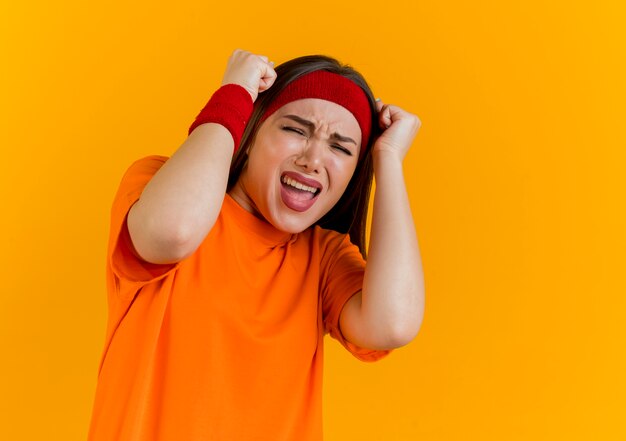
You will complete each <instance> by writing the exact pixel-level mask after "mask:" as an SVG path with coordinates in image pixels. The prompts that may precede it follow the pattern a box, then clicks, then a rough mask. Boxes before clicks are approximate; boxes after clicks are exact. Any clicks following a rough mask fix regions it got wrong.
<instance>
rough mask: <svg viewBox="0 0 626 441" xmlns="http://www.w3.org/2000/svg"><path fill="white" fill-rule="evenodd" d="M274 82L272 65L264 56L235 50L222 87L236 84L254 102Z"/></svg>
mask: <svg viewBox="0 0 626 441" xmlns="http://www.w3.org/2000/svg"><path fill="white" fill-rule="evenodd" d="M274 80H276V72H275V71H274V63H273V62H271V61H268V59H267V57H266V56H264V55H255V54H253V53H250V52H248V51H244V50H241V49H235V51H234V52H233V53H232V55H231V56H230V58H229V59H228V65H227V66H226V72H224V78H222V86H223V85H224V84H231V83H232V84H238V85H240V86H242V87H243V88H244V89H246V90H247V91H248V92H249V93H250V95H251V96H252V102H254V101H256V99H257V97H258V96H259V93H260V92H263V91H264V90H267V89H269V88H270V87H271V86H272V84H274Z"/></svg>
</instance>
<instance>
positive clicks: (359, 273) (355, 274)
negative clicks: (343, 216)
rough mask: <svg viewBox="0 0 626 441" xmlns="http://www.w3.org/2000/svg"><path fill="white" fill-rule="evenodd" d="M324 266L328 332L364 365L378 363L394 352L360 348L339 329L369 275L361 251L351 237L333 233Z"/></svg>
mask: <svg viewBox="0 0 626 441" xmlns="http://www.w3.org/2000/svg"><path fill="white" fill-rule="evenodd" d="M330 234H331V236H330V238H329V240H328V241H324V242H326V246H325V250H324V252H323V254H322V262H321V273H320V276H321V291H322V313H323V319H324V328H325V332H327V333H329V334H330V336H331V337H332V338H334V339H335V340H337V341H339V343H341V345H343V347H345V348H346V349H347V350H348V351H349V352H350V353H351V354H352V355H354V356H355V357H356V358H358V359H359V360H361V361H378V360H380V359H381V358H383V357H385V356H387V355H389V353H391V351H392V349H389V350H376V349H368V348H362V347H359V346H357V345H355V344H353V343H352V342H350V341H348V340H347V339H346V338H345V337H344V336H343V334H342V333H341V329H340V327H339V317H340V315H341V311H342V309H343V307H344V306H345V304H346V303H347V302H348V300H350V298H351V297H352V296H353V295H355V294H357V293H358V292H359V291H361V289H362V286H363V276H364V274H365V260H364V259H363V256H361V252H360V251H359V248H358V247H357V246H356V245H354V244H353V243H351V242H350V236H348V235H347V234H340V233H336V232H334V231H333V232H330Z"/></svg>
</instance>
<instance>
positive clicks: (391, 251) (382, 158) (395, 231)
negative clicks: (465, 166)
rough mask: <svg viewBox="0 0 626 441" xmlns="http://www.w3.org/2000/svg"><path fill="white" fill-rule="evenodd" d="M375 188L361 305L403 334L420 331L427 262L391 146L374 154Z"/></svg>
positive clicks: (364, 311) (373, 317) (370, 319)
mask: <svg viewBox="0 0 626 441" xmlns="http://www.w3.org/2000/svg"><path fill="white" fill-rule="evenodd" d="M374 170H375V171H374V173H375V176H376V191H375V195H374V211H373V215H372V230H371V237H370V246H369V250H368V260H367V266H366V270H365V279H364V281H363V294H362V303H361V311H362V314H363V315H364V316H365V317H368V322H369V323H378V324H386V325H387V329H388V332H389V333H390V335H392V336H396V337H397V338H400V339H407V337H406V336H414V335H415V334H417V332H418V330H419V327H420V325H421V321H422V317H423V312H424V276H423V270H422V262H421V256H420V251H419V246H418V242H417V235H416V233H415V225H414V223H413V217H412V215H411V209H410V205H409V200H408V196H407V192H406V188H405V183H404V177H403V173H402V161H401V160H400V159H398V158H397V157H396V156H395V155H392V154H389V153H388V152H384V151H382V152H377V153H376V154H375V155H374Z"/></svg>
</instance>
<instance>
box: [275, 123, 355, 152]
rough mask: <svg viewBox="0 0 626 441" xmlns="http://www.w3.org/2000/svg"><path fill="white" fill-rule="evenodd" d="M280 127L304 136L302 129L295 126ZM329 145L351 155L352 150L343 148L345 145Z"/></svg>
mask: <svg viewBox="0 0 626 441" xmlns="http://www.w3.org/2000/svg"><path fill="white" fill-rule="evenodd" d="M281 128H282V129H283V130H285V131H287V132H295V133H298V134H299V135H302V136H306V133H305V132H304V131H302V130H301V129H298V128H296V127H290V126H282V127H281ZM331 147H332V148H334V149H336V150H339V151H341V152H342V153H345V154H346V155H348V156H352V152H351V151H350V150H349V149H347V148H345V147H343V146H341V145H339V144H332V145H331Z"/></svg>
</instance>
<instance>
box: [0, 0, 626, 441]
mask: <svg viewBox="0 0 626 441" xmlns="http://www.w3.org/2000/svg"><path fill="white" fill-rule="evenodd" d="M226 3H228V5H226V6H219V5H214V4H211V3H208V2H200V1H183V2H176V3H175V4H168V6H167V7H162V6H161V5H160V4H158V2H157V3H155V2H148V1H137V2H131V3H130V4H128V3H127V2H121V1H119V0H118V1H113V2H105V3H102V2H98V3H85V2H82V1H81V2H79V1H73V2H70V1H62V2H45V3H44V2H30V3H18V2H12V3H8V2H3V3H2V4H1V5H0V45H1V47H0V57H1V59H0V62H1V63H2V65H1V66H0V96H1V99H0V106H1V108H0V146H1V149H2V161H1V162H0V188H1V189H2V213H3V215H2V216H1V217H0V231H2V232H3V233H4V234H3V237H2V242H3V245H2V250H3V252H2V253H1V259H2V261H1V265H0V268H1V270H0V271H1V274H0V277H1V280H2V288H0V289H1V291H2V292H1V295H0V347H1V348H2V360H1V364H0V397H2V398H1V399H0V439H7V440H34V439H46V440H71V439H76V440H79V439H84V438H85V437H86V432H87V427H88V424H89V418H90V414H91V405H92V400H93V394H94V391H95V384H96V374H97V367H98V361H99V358H100V354H101V351H102V349H103V343H104V332H105V319H106V301H105V280H104V268H105V266H104V265H105V253H106V241H107V234H108V222H109V210H110V204H111V202H112V198H113V196H114V194H115V191H116V189H117V185H118V184H119V181H120V179H121V176H122V174H123V172H124V171H125V170H126V168H127V167H128V166H129V165H130V164H131V162H133V161H134V160H135V159H138V158H140V157H142V156H145V155H149V154H163V155H168V156H169V155H171V154H172V153H173V152H174V151H175V150H176V148H178V146H179V145H180V144H181V143H182V142H183V140H184V139H185V136H186V131H187V128H188V126H189V124H190V123H191V121H192V120H193V118H194V117H195V116H196V114H197V112H198V111H199V110H200V109H201V108H202V106H203V105H204V104H205V103H206V101H207V100H208V98H209V97H210V95H211V93H212V92H213V91H214V90H215V89H216V88H217V87H218V86H219V82H220V79H221V76H222V74H223V71H224V68H225V66H226V60H227V59H228V56H229V55H230V53H231V52H232V50H233V49H235V48H243V49H246V50H250V51H252V52H255V53H259V54H263V55H267V56H268V57H270V59H271V60H273V61H275V62H276V63H277V64H278V63H280V62H283V61H285V60H287V59H289V58H292V57H296V56H299V55H305V54H310V53H323V54H328V55H331V56H334V57H336V58H338V59H339V60H341V61H344V62H347V63H350V64H351V65H353V66H354V67H356V68H357V69H358V70H360V71H361V72H362V73H363V74H364V75H365V77H366V78H367V79H368V81H369V82H370V84H371V86H372V88H373V89H374V92H375V94H376V95H377V96H380V97H381V98H382V99H383V100H384V101H385V102H389V103H394V104H397V105H399V106H401V107H404V108H405V109H407V110H409V111H411V112H413V113H415V114H417V115H418V116H419V117H420V118H421V120H422V123H423V125H422V129H421V130H420V133H419V134H418V137H417V139H416V142H415V144H414V146H413V147H412V149H411V151H410V152H409V154H408V156H407V158H406V160H405V173H406V177H407V185H408V187H409V188H408V190H409V193H410V197H411V203H412V208H413V214H414V217H415V222H416V227H417V232H418V236H419V240H420V246H421V252H422V258H423V261H424V272H425V281H426V314H425V320H424V323H423V327H422V329H421V331H420V334H419V335H418V337H417V338H416V339H415V340H414V341H413V342H412V343H411V344H409V345H408V346H405V347H403V348H400V349H398V350H396V352H395V353H394V354H392V355H391V356H390V357H389V358H388V359H385V360H382V361H380V362H378V363H375V364H366V363H362V362H359V361H358V360H356V359H355V358H353V357H352V356H351V355H350V354H349V353H347V351H345V350H344V349H343V348H342V347H341V346H340V345H339V344H338V343H337V342H335V341H332V340H330V339H327V345H326V350H327V352H326V361H325V365H326V371H325V385H324V388H325V389H324V396H325V408H324V418H325V439H326V440H327V441H345V440H360V441H367V440H382V439H385V440H433V441H434V440H481V441H486V440H494V441H496V440H497V441H501V440H555V439H566V440H590V439H598V440H623V439H626V350H625V348H626V339H625V337H626V329H625V324H624V317H625V312H626V281H625V275H626V259H625V257H624V254H625V252H624V250H625V249H626V209H625V205H626V204H625V196H624V195H625V193H626V192H625V190H626V184H625V182H624V170H625V166H626V160H625V159H626V152H625V148H626V135H625V130H624V125H625V124H624V123H625V120H626V108H625V107H626V83H625V80H624V79H625V78H626V66H625V64H626V31H624V23H625V22H626V13H625V12H626V10H625V7H624V6H622V2H618V1H613V2H609V1H594V2H591V3H589V2H566V1H563V0H559V1H554V2H542V1H538V0H529V1H526V2H519V4H510V2H493V1H484V0H478V1H472V2H460V1H459V2H450V1H441V2H414V1H395V2H380V3H375V4H374V3H372V4H371V5H364V4H362V3H361V2H347V3H344V2H339V1H336V0H335V1H327V0H322V1H318V2H313V3H311V2H305V3H302V2H289V3H284V4H275V3H272V2H251V1H240V2H226ZM516 3H518V2H516ZM546 3H547V4H546Z"/></svg>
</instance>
